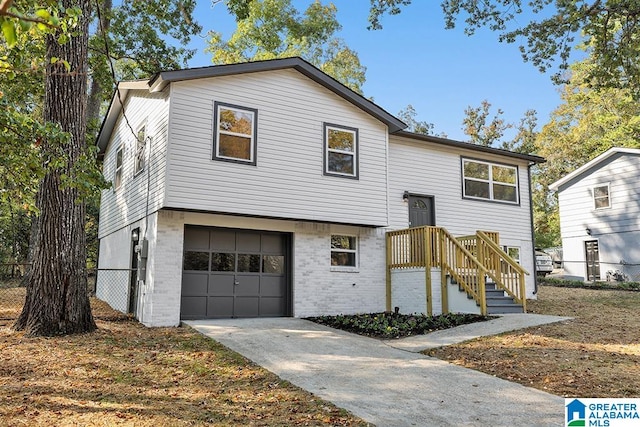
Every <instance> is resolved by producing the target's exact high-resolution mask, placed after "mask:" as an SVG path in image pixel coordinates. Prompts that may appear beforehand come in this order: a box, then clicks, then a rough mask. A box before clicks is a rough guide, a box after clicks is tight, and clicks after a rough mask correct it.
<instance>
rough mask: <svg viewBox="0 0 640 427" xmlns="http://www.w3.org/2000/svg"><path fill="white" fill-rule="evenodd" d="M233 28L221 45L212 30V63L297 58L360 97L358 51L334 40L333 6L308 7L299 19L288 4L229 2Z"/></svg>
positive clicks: (286, 1) (277, 0) (283, 1)
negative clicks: (234, 22)
mask: <svg viewBox="0 0 640 427" xmlns="http://www.w3.org/2000/svg"><path fill="white" fill-rule="evenodd" d="M227 5H228V7H229V8H230V11H231V12H232V13H236V17H237V29H236V31H235V33H234V34H233V35H232V36H231V37H230V38H229V39H228V40H224V38H223V36H222V34H221V33H219V32H215V31H210V32H209V41H208V47H207V48H206V49H205V51H206V52H209V53H211V54H212V55H213V57H212V62H213V63H214V64H230V63H237V62H247V61H257V60H266V59H274V58H288V57H293V56H300V57H302V58H304V59H306V60H307V61H309V62H311V63H312V64H314V65H315V66H317V67H318V68H320V69H321V70H322V71H324V72H325V73H327V74H329V75H330V76H332V77H333V78H335V79H336V80H338V81H340V82H341V83H343V84H344V85H346V86H348V87H350V88H351V89H353V90H354V91H356V92H358V93H361V87H362V85H363V84H364V81H365V71H366V69H365V67H364V66H363V65H362V64H361V63H360V60H359V58H358V55H357V53H356V52H354V51H353V50H351V49H350V48H349V47H347V46H346V45H345V43H344V41H343V40H341V39H339V38H337V37H335V33H336V32H337V31H339V30H340V28H341V26H340V23H339V22H338V21H337V19H336V10H337V9H336V7H335V6H334V5H333V4H328V5H323V4H322V3H320V1H314V2H312V3H311V4H310V5H309V7H308V8H307V9H306V10H305V11H304V12H303V13H302V14H301V13H300V12H299V11H298V10H297V9H296V8H295V7H294V6H293V5H292V4H291V0H253V1H229V2H228V3H227Z"/></svg>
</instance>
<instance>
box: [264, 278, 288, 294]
mask: <svg viewBox="0 0 640 427" xmlns="http://www.w3.org/2000/svg"><path fill="white" fill-rule="evenodd" d="M286 292H287V281H286V279H285V278H284V277H278V276H272V277H270V276H262V280H261V281H260V295H261V296H263V297H283V296H284V295H285V294H286Z"/></svg>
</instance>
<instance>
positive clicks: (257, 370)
mask: <svg viewBox="0 0 640 427" xmlns="http://www.w3.org/2000/svg"><path fill="white" fill-rule="evenodd" d="M0 304H1V301H0ZM92 306H93V308H94V310H93V312H94V314H95V315H96V318H97V319H98V320H97V324H98V328H99V329H98V330H97V331H95V332H93V333H90V334H83V335H73V336H67V337H56V338H32V337H27V336H25V335H24V334H23V333H21V332H15V331H13V330H11V323H12V321H10V320H0V355H1V359H2V362H1V363H0V424H1V425H3V426H26V425H29V426H54V425H55V426H67V425H68V426H78V425H82V426H114V425H121V426H141V427H144V426H204V425H207V426H209V425H212V426H217V425H225V426H227V425H251V426H319V425H331V426H366V425H368V424H367V423H365V422H363V421H362V420H360V419H358V418H356V417H354V416H352V415H350V414H349V413H347V412H346V411H344V410H342V409H339V408H337V407H335V406H334V405H332V404H330V403H327V402H325V401H322V400H321V399H319V398H317V397H316V396H314V395H312V394H310V393H307V392H305V391H303V390H301V389H299V388H297V387H295V386H293V385H291V384H290V383H288V382H286V381H283V380H281V379H280V378H278V377H277V376H275V375H274V374H272V373H270V372H268V371H266V370H264V369H262V368H261V367H259V366H257V365H255V364H253V363H252V362H250V361H249V360H247V359H245V358H243V357H242V356H240V355H238V354H237V353H234V352H232V351H230V350H228V349H227V348H225V347H223V346H222V345H220V344H218V343H217V342H215V341H213V340H211V339H208V338H205V337H203V336H202V335H200V334H199V333H197V332H195V331H194V330H192V329H191V328H188V327H180V328H146V327H144V326H143V325H141V324H139V323H138V322H136V321H134V320H131V319H130V318H127V317H126V316H123V315H120V314H118V313H116V312H113V311H111V310H110V309H109V308H108V307H105V305H104V304H101V303H100V302H99V301H97V300H93V301H92ZM105 319H107V320H105Z"/></svg>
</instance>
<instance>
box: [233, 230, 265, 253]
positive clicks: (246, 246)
mask: <svg viewBox="0 0 640 427" xmlns="http://www.w3.org/2000/svg"><path fill="white" fill-rule="evenodd" d="M236 250H237V251H238V252H257V253H260V233H245V232H238V234H237V235H236Z"/></svg>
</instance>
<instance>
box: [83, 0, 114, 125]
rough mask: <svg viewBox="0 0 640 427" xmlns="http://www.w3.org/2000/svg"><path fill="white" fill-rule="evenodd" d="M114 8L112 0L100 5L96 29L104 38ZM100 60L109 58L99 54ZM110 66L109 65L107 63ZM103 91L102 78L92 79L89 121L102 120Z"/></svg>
mask: <svg viewBox="0 0 640 427" xmlns="http://www.w3.org/2000/svg"><path fill="white" fill-rule="evenodd" d="M112 8H113V2H112V0H104V1H103V2H102V5H101V7H100V12H101V18H102V19H101V21H100V23H99V26H98V28H97V30H96V34H98V36H99V37H102V38H103V39H104V38H105V37H107V35H108V34H109V27H110V26H111V9H112ZM96 60H98V61H105V62H107V61H109V58H108V57H107V56H106V52H105V55H98V58H96ZM106 67H107V68H109V65H108V64H107V65H106ZM102 92H103V87H102V84H100V80H99V79H97V78H93V79H91V86H90V88H89V103H88V105H87V121H88V122H89V123H91V122H96V123H97V122H98V120H100V106H101V105H102V101H103V100H102Z"/></svg>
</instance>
